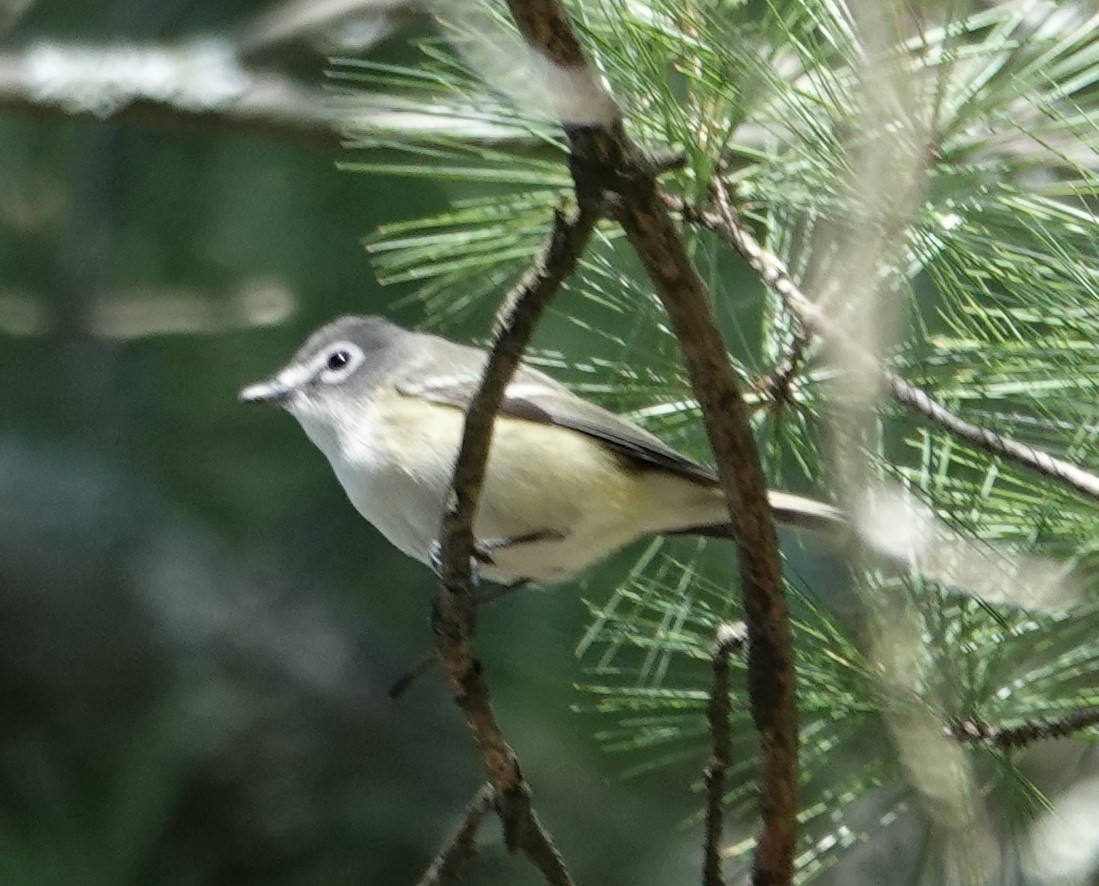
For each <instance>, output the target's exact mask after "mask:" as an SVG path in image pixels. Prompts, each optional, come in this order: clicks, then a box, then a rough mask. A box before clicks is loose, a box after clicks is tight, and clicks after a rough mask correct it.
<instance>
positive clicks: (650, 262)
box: [508, 0, 798, 884]
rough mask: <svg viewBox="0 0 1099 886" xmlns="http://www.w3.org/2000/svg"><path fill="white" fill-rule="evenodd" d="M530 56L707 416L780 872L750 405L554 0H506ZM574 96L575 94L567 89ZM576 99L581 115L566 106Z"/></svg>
mask: <svg viewBox="0 0 1099 886" xmlns="http://www.w3.org/2000/svg"><path fill="white" fill-rule="evenodd" d="M508 8H509V9H510V10H511V14H512V17H513V18H514V19H515V22H516V24H517V26H518V28H519V32H520V33H521V34H522V35H523V37H524V39H525V40H526V41H527V43H528V44H529V46H530V47H531V49H532V50H533V51H534V53H535V54H536V57H537V58H538V59H539V63H540V64H548V65H549V66H551V67H552V69H553V70H554V72H555V79H556V80H558V81H560V82H562V83H564V82H567V83H569V84H570V87H571V90H572V94H571V95H568V96H564V97H562V98H560V99H558V102H557V103H558V105H559V106H560V107H561V108H563V109H564V111H563V112H562V113H560V115H559V119H561V121H562V124H563V126H564V129H565V134H566V136H567V137H568V140H569V147H570V162H571V164H572V169H573V176H574V178H575V180H576V183H577V187H578V188H580V187H585V186H588V187H598V188H601V189H603V190H604V191H607V192H611V193H613V194H614V195H615V198H616V201H615V202H616V205H615V214H616V216H617V218H618V220H619V222H620V223H621V225H622V227H623V230H624V231H625V233H626V236H627V237H628V238H629V240H630V243H631V245H632V246H633V248H634V250H635V251H636V252H637V255H638V257H639V259H640V260H641V263H642V265H643V266H644V268H645V271H646V273H647V274H648V276H649V279H650V281H651V282H652V284H653V288H654V289H655V291H656V293H657V295H658V296H659V297H660V299H661V301H662V303H663V304H664V307H665V310H667V312H668V316H669V318H670V319H671V323H672V327H673V328H674V330H675V332H676V335H677V337H678V339H679V342H680V347H681V348H682V350H683V356H684V363H685V364H686V367H687V372H688V375H689V377H690V379H691V385H692V387H693V389H694V392H695V395H696V396H697V398H698V401H699V405H700V406H701V408H702V415H703V419H704V421H705V425H706V432H707V435H708V437H709V440H710V446H711V448H712V449H713V452H714V456H715V460H716V462H717V466H718V475H719V477H720V479H721V485H722V489H723V491H724V493H725V500H726V503H727V506H728V508H729V516H730V520H731V521H732V525H733V530H734V537H735V540H736V544H737V553H738V563H739V566H740V574H741V585H742V592H743V596H744V608H745V616H746V621H747V624H748V634H749V655H748V693H749V707H750V709H751V713H752V719H753V721H754V723H755V727H756V730H757V731H758V732H759V736H760V748H761V755H762V760H761V764H762V765H761V777H760V816H761V819H762V831H761V833H760V837H759V843H758V850H757V852H756V854H755V857H754V859H753V865H754V869H753V875H752V877H753V882H754V883H756V884H764V883H766V884H782V883H789V882H791V879H792V877H793V856H794V843H795V836H796V828H797V772H798V757H797V707H796V699H795V692H794V686H795V672H794V658H793V633H792V630H791V627H790V620H789V611H788V608H787V605H786V599H785V595H784V589H783V585H782V571H781V562H780V558H779V550H778V539H777V536H776V533H775V525H774V520H773V517H772V514H771V508H770V503H769V499H768V494H767V486H766V483H765V482H764V478H763V470H762V467H761V465H760V461H759V452H758V450H757V449H756V444H755V439H754V437H753V435H752V430H751V426H750V424H749V422H748V410H747V407H746V405H745V403H744V398H743V396H742V395H741V392H740V387H739V385H738V382H737V379H736V376H735V375H734V373H733V371H732V367H731V366H730V365H729V359H728V352H727V350H726V348H725V344H724V342H723V341H722V338H721V334H720V332H719V330H718V328H717V324H716V322H715V320H714V317H713V313H712V311H711V308H710V293H709V292H708V291H707V288H706V285H705V283H704V282H703V281H702V278H701V277H700V276H699V274H698V272H697V270H696V269H695V267H694V265H693V264H692V263H691V260H690V257H689V256H688V254H687V250H686V248H685V246H684V244H683V240H682V238H681V237H680V234H679V231H677V230H676V227H675V225H674V223H673V221H672V219H671V217H670V215H669V214H668V211H667V207H666V206H665V205H664V201H663V196H662V194H661V192H660V187H659V184H658V182H657V175H658V173H659V169H658V167H657V165H656V164H654V163H653V162H652V161H651V160H650V159H649V158H647V157H646V156H645V155H644V152H643V151H642V150H641V149H640V148H639V147H638V146H637V145H635V144H634V143H633V142H632V141H631V140H630V138H629V137H628V136H627V135H626V133H625V130H624V128H623V125H622V118H621V115H620V114H619V113H618V111H617V105H616V104H615V103H614V101H613V99H612V98H611V97H610V96H609V95H607V94H606V92H605V89H604V88H603V86H602V83H601V80H600V78H599V77H597V76H596V75H595V73H594V72H593V70H592V68H591V67H590V65H589V64H588V62H587V58H586V56H585V54H584V51H583V49H582V47H581V46H580V43H579V41H578V39H577V37H576V34H575V33H574V31H573V29H572V24H571V21H570V19H569V15H568V12H567V11H566V10H565V8H564V7H563V6H562V5H561V3H560V2H559V0H508ZM577 95H579V96H581V97H582V98H583V100H582V101H581V102H577V101H576V99H575V96H577ZM578 105H580V106H581V108H582V116H579V115H578V116H571V117H570V116H568V114H567V113H566V112H567V111H568V110H570V109H572V108H576V107H577V106H578Z"/></svg>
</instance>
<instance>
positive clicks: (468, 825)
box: [416, 784, 496, 886]
mask: <svg viewBox="0 0 1099 886" xmlns="http://www.w3.org/2000/svg"><path fill="white" fill-rule="evenodd" d="M495 795H496V791H494V790H493V788H492V785H490V784H486V785H482V786H481V789H480V790H479V791H477V793H476V794H474V795H473V799H472V800H470V801H469V805H468V806H466V811H465V815H464V816H463V818H462V823H461V825H459V827H458V829H457V830H456V831H455V832H454V833H453V834H452V835H451V837H450V839H449V840H447V842H446V845H445V846H443V848H442V849H440V850H439V854H438V855H436V856H435V860H434V861H432V862H431V864H430V866H429V867H428V869H427V870H426V871H424V875H423V876H422V877H420V880H419V882H418V883H417V884H416V886H442V884H444V883H448V882H451V881H453V880H455V879H456V878H457V875H458V868H460V867H461V866H462V865H463V864H465V863H466V862H467V861H469V859H471V858H472V857H473V856H474V855H475V854H476V852H477V847H476V845H475V844H474V842H473V841H474V840H475V839H476V837H477V829H478V828H479V827H480V826H481V822H482V821H483V820H484V817H485V815H486V814H487V813H488V811H489V809H491V808H492V798H493V797H494V796H495Z"/></svg>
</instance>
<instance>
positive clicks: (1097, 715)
mask: <svg viewBox="0 0 1099 886" xmlns="http://www.w3.org/2000/svg"><path fill="white" fill-rule="evenodd" d="M1097 725H1099V705H1087V706H1085V707H1082V708H1078V709H1077V710H1075V711H1070V712H1069V713H1067V714H1065V715H1064V716H1062V717H1058V718H1056V719H1053V720H1030V721H1027V722H1026V723H1023V724H1021V725H1019V726H994V725H992V724H991V723H987V722H985V721H984V720H954V721H951V722H950V723H949V724H948V725H947V726H946V727H945V728H944V730H943V731H944V732H945V733H946V734H947V735H948V736H949V737H950V738H953V739H956V740H957V741H959V742H961V743H963V744H983V745H990V746H991V747H993V748H996V750H1000V751H1015V750H1019V749H1020V748H1025V747H1027V746H1028V745H1031V744H1033V743H1034V742H1036V741H1043V740H1045V739H1049V738H1067V737H1068V736H1070V735H1072V734H1074V733H1076V732H1082V731H1083V730H1085V729H1091V728H1092V727H1093V726H1097Z"/></svg>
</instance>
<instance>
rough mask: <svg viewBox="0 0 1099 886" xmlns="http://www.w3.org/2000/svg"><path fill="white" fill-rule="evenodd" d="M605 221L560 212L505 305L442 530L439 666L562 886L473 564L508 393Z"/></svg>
mask: <svg viewBox="0 0 1099 886" xmlns="http://www.w3.org/2000/svg"><path fill="white" fill-rule="evenodd" d="M598 217H599V208H598V207H595V206H591V205H585V204H583V203H581V205H580V208H579V211H578V213H577V215H576V217H575V218H574V219H571V220H569V219H566V218H565V216H564V215H563V214H561V213H556V214H555V216H554V225H553V231H552V233H551V235H550V239H549V243H548V244H547V246H546V248H545V250H544V251H543V253H542V254H541V255H540V256H539V258H538V260H537V261H536V262H535V263H534V265H533V267H532V268H531V269H530V271H529V272H528V273H527V275H526V277H524V279H523V280H522V281H521V282H520V283H519V285H518V286H517V287H516V288H515V290H514V291H513V292H512V293H511V295H510V296H509V297H508V299H507V300H506V301H505V303H504V305H503V306H502V307H501V310H500V314H499V316H498V320H497V328H496V333H495V336H494V344H493V348H492V352H491V353H490V355H489V359H488V363H487V365H486V366H485V371H484V375H483V376H482V378H481V383H480V385H479V387H478V389H477V393H476V394H475V395H474V397H473V399H472V401H471V402H470V406H469V410H468V411H467V413H466V420H465V428H464V430H463V433H462V445H461V449H460V451H459V454H458V459H457V461H456V462H455V466H454V478H453V480H452V483H451V501H450V505H449V507H448V508H447V512H446V514H445V515H444V517H443V522H442V527H441V533H440V537H441V539H442V554H441V563H440V574H441V576H442V582H441V585H440V588H439V592H438V594H437V596H436V614H437V618H436V627H437V631H438V634H437V637H436V648H437V651H438V656H439V661H440V663H441V664H442V666H443V669H444V671H445V673H446V675H447V678H448V681H449V683H450V688H451V692H452V693H453V695H454V699H455V701H456V702H457V703H458V706H459V707H460V708H461V709H462V712H463V713H464V714H465V717H466V722H467V723H468V725H469V728H470V731H471V732H472V733H473V737H474V739H475V740H476V742H477V746H478V749H479V750H480V753H481V759H482V760H483V762H484V765H485V769H486V771H487V772H488V776H489V781H490V783H491V784H492V786H493V788H494V789H495V791H496V806H497V811H498V812H499V814H500V818H501V821H502V823H503V826H504V841H505V843H506V844H507V846H508V849H509V850H511V851H515V850H517V849H518V850H522V851H523V852H524V853H525V854H526V856H527V857H528V858H529V859H530V861H531V862H532V863H533V864H534V865H535V866H536V867H537V868H538V869H539V870H540V871H541V872H542V875H543V877H544V878H545V880H546V882H547V883H550V884H553V886H569V884H571V883H572V879H571V877H570V876H569V873H568V870H567V869H566V868H565V864H564V861H563V860H562V858H561V855H560V853H558V851H557V847H556V846H554V844H553V841H552V840H551V839H550V836H549V834H548V833H547V832H546V830H545V829H544V828H543V827H542V825H541V823H540V822H539V821H538V818H537V816H536V815H535V814H534V809H533V807H532V805H531V798H530V788H529V786H528V784H527V782H526V779H525V778H524V777H523V773H522V771H521V769H520V767H519V760H518V758H517V757H516V755H515V752H514V751H513V750H512V748H511V746H510V745H509V744H508V742H507V739H506V738H505V737H504V734H503V731H502V730H501V728H500V724H499V723H498V721H497V719H496V714H495V712H494V711H493V709H492V704H491V701H490V697H489V690H488V685H487V683H486V682H485V679H484V674H483V672H482V668H481V664H480V662H479V661H477V659H475V658H474V656H473V650H472V635H473V628H474V620H475V614H476V607H477V604H476V600H475V598H474V596H473V594H472V593H471V591H470V587H469V585H470V578H471V572H470V557H471V555H472V553H473V542H474V539H473V520H474V517H475V515H476V512H477V501H478V498H479V497H480V493H481V486H482V483H483V481H484V476H485V466H486V463H487V461H488V449H489V442H490V440H491V438H492V429H493V424H494V422H495V419H496V413H497V412H498V411H499V408H500V404H501V402H502V400H503V396H504V390H505V388H506V387H507V385H508V382H509V381H510V380H511V376H512V375H513V374H514V372H515V369H516V367H517V366H518V365H519V360H520V358H521V357H522V354H523V350H524V349H525V348H526V345H527V343H528V342H529V341H530V337H531V335H532V334H533V332H534V327H535V324H536V323H537V321H538V319H539V317H541V315H542V311H543V309H544V308H545V306H546V305H547V304H548V303H549V300H550V298H552V296H553V295H554V293H556V291H557V290H558V289H559V288H560V286H561V284H562V283H563V282H564V280H565V278H566V277H567V276H568V275H569V274H570V273H571V272H572V270H573V268H574V267H575V266H576V263H577V261H578V260H579V257H580V254H581V252H582V251H583V248H584V246H585V244H586V243H587V241H588V239H589V237H590V236H591V233H592V231H593V230H594V228H595V224H596V221H597V220H598Z"/></svg>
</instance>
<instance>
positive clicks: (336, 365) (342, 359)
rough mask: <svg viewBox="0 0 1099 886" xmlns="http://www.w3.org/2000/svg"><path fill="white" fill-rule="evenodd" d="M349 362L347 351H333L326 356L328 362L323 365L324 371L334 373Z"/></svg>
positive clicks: (349, 357) (349, 356)
mask: <svg viewBox="0 0 1099 886" xmlns="http://www.w3.org/2000/svg"><path fill="white" fill-rule="evenodd" d="M350 362H351V355H350V354H349V353H347V351H333V352H332V353H331V354H329V355H328V362H327V363H325V364H324V365H325V368H326V369H330V370H332V371H333V372H335V371H336V370H337V369H343V368H344V367H345V366H346V365H347V364H348V363H350Z"/></svg>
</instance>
